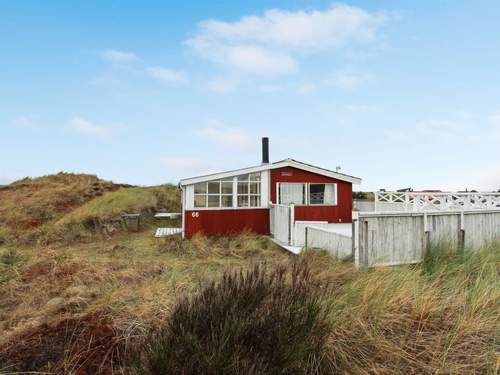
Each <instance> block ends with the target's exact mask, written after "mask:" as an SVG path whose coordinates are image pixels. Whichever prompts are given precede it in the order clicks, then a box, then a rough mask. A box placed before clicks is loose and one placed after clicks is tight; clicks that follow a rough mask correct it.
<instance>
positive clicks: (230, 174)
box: [180, 160, 361, 186]
mask: <svg viewBox="0 0 500 375" xmlns="http://www.w3.org/2000/svg"><path fill="white" fill-rule="evenodd" d="M283 167H294V168H298V169H302V170H305V171H308V172H312V173H316V174H319V175H322V176H327V177H331V178H335V179H337V180H341V181H347V182H351V183H353V184H360V183H361V179H360V178H357V177H353V176H348V175H344V174H341V173H335V172H333V171H328V170H326V169H322V168H317V167H314V166H312V165H308V164H304V163H300V162H297V161H295V160H283V161H279V162H276V163H273V164H263V165H258V166H255V167H249V168H243V169H236V170H232V171H227V172H221V173H214V174H209V175H205V176H199V177H192V178H185V179H183V180H181V181H180V185H181V186H185V185H191V184H197V183H199V182H205V181H211V180H220V179H223V178H227V177H234V176H238V175H241V174H247V173H254V172H261V171H265V170H268V169H276V168H283Z"/></svg>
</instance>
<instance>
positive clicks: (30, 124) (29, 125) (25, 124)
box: [12, 115, 39, 129]
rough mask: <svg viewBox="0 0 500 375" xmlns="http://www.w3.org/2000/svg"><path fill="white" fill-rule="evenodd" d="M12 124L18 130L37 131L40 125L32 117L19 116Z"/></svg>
mask: <svg viewBox="0 0 500 375" xmlns="http://www.w3.org/2000/svg"><path fill="white" fill-rule="evenodd" d="M12 124H13V125H14V126H15V127H16V128H20V129H37V128H39V125H38V124H37V123H36V122H35V120H33V118H32V117H31V116H25V115H23V116H18V117H16V118H15V119H14V120H13V121H12Z"/></svg>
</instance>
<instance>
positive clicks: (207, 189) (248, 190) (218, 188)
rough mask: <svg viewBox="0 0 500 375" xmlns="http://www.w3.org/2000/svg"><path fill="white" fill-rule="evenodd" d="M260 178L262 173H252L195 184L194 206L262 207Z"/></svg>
mask: <svg viewBox="0 0 500 375" xmlns="http://www.w3.org/2000/svg"><path fill="white" fill-rule="evenodd" d="M260 180H261V178H260V173H250V174H245V175H241V176H236V177H230V178H228V179H222V180H214V181H208V182H201V183H198V184H195V185H194V207H195V208H232V207H260V205H261V191H260V184H261V181H260ZM233 202H234V204H233Z"/></svg>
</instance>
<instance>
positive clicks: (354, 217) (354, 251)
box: [351, 212, 359, 266]
mask: <svg viewBox="0 0 500 375" xmlns="http://www.w3.org/2000/svg"><path fill="white" fill-rule="evenodd" d="M358 222H359V213H358V212H353V213H352V234H351V236H352V256H353V258H354V264H355V265H356V266H359V254H358V246H357V245H358V238H357V236H358V231H357V225H358Z"/></svg>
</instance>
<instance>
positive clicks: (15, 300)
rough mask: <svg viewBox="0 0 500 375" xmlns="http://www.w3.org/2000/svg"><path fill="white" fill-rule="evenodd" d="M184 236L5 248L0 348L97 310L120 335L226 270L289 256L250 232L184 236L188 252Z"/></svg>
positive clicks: (160, 315) (158, 317) (157, 317)
mask: <svg viewBox="0 0 500 375" xmlns="http://www.w3.org/2000/svg"><path fill="white" fill-rule="evenodd" d="M179 242H181V241H180V240H178V239H170V240H157V239H154V238H153V237H152V233H151V232H149V231H148V232H143V233H137V234H132V235H126V236H125V235H119V236H117V237H115V238H113V239H111V240H109V241H105V242H94V243H88V244H76V245H73V246H70V247H67V246H64V247H43V248H36V249H32V248H26V249H18V250H17V251H15V253H13V252H12V251H9V250H8V249H7V248H4V249H0V252H1V254H3V255H2V258H0V259H4V258H5V259H4V260H8V262H7V263H9V264H8V265H7V264H4V267H5V268H7V267H8V268H9V269H11V270H12V272H11V273H10V277H9V278H8V279H6V280H3V282H0V332H1V333H0V348H2V345H7V344H8V343H9V342H12V341H13V340H16V338H18V337H22V335H23V334H25V333H26V332H33V331H37V330H39V329H42V328H43V327H45V326H46V325H50V326H57V324H58V322H60V321H62V320H65V319H66V320H67V319H86V317H88V316H90V315H92V314H97V315H98V316H100V317H101V318H102V319H105V321H109V322H112V323H113V327H117V329H119V332H121V333H124V332H127V330H128V329H130V327H136V328H141V327H146V326H151V325H155V324H158V323H159V322H161V321H162V320H164V318H165V316H168V314H169V312H170V310H171V308H172V306H173V305H174V303H175V301H176V300H177V298H178V297H179V296H181V295H184V296H189V295H190V294H191V293H193V292H195V291H196V290H198V288H199V287H200V286H201V285H202V284H204V283H206V282H208V281H209V280H213V279H214V278H217V277H218V275H221V274H222V273H223V272H224V271H226V270H228V269H241V268H249V267H252V264H254V263H262V262H265V263H267V264H270V265H273V266H274V265H276V264H282V263H284V262H286V261H287V259H288V258H289V256H288V255H287V254H286V253H284V252H282V251H281V250H279V249H277V248H276V247H275V246H274V244H272V243H271V242H270V241H268V240H266V239H263V238H262V237H258V236H253V235H244V236H241V237H235V238H233V239H220V240H218V241H217V240H213V239H207V238H203V237H198V238H196V239H195V240H194V241H193V242H188V241H184V243H185V244H186V245H183V246H188V247H189V248H190V250H189V251H186V252H180V251H179V245H178V244H179ZM169 244H170V245H169ZM188 244H189V245H188ZM170 246H171V247H170ZM196 248H197V249H199V250H200V251H199V252H196V250H195V249H196ZM211 249H212V250H211ZM221 254H225V255H224V256H222V255H221ZM0 352H1V350H0ZM0 363H1V360H0ZM0 368H1V366H0Z"/></svg>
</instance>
